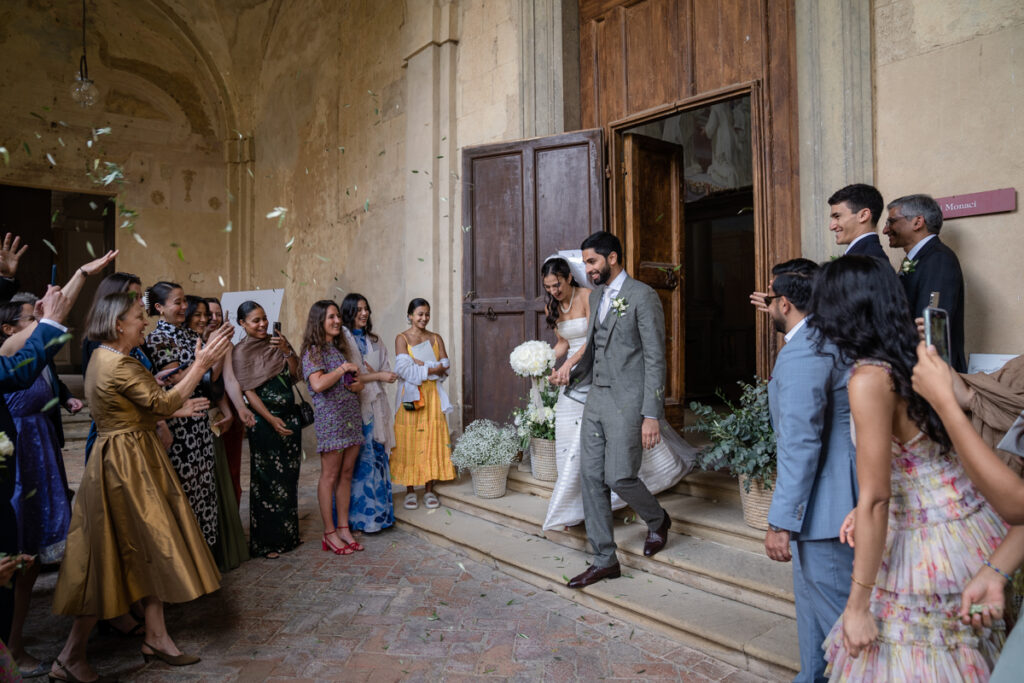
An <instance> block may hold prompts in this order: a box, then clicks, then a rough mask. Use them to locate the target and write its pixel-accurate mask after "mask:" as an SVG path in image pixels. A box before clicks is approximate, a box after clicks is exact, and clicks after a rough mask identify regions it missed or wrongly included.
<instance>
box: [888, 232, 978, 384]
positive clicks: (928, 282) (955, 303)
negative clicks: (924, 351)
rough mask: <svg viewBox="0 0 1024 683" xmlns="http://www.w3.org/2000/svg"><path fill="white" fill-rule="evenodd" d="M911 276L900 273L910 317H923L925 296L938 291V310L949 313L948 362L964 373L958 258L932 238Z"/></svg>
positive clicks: (965, 368) (965, 369) (918, 259)
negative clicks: (941, 309)
mask: <svg viewBox="0 0 1024 683" xmlns="http://www.w3.org/2000/svg"><path fill="white" fill-rule="evenodd" d="M914 261H915V262H916V263H915V265H914V270H913V272H911V273H903V272H901V273H900V282H901V283H902V284H903V291H905V292H906V293H907V302H908V303H909V304H910V314H911V316H913V317H914V318H920V317H921V316H922V315H924V309H925V308H927V307H928V297H929V295H930V294H931V293H932V292H939V308H943V309H945V310H946V311H947V312H948V313H949V360H950V365H952V366H953V369H954V370H956V371H957V372H967V357H966V355H965V353H964V274H963V271H962V270H960V259H958V258H957V257H956V254H955V253H954V252H953V250H952V249H950V248H949V247H947V246H946V245H945V244H943V243H942V242H941V241H940V240H939V238H938V236H937V235H936V236H935V237H933V238H932V239H930V240H928V243H927V244H925V245H924V246H923V247H921V251H919V252H918V253H917V256H916V257H915V258H914Z"/></svg>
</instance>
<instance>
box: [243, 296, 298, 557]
mask: <svg viewBox="0 0 1024 683" xmlns="http://www.w3.org/2000/svg"><path fill="white" fill-rule="evenodd" d="M238 323H239V324H240V325H241V326H242V329H244V330H245V333H246V337H245V339H244V340H242V342H241V343H239V344H238V346H236V347H235V349H234V351H233V352H232V362H233V365H234V371H235V377H236V378H237V379H238V383H239V385H241V388H242V391H243V392H245V399H246V400H247V401H248V402H249V407H250V408H251V409H252V411H253V412H254V413H256V424H255V425H253V426H252V427H249V428H248V430H247V432H248V436H249V455H250V468H249V469H250V473H249V476H250V482H249V553H250V555H252V556H254V557H255V556H257V555H262V556H264V557H267V558H270V559H274V558H277V557H279V554H280V553H284V552H288V551H289V550H292V549H293V548H295V547H296V546H298V545H299V543H300V542H301V541H300V540H299V464H300V462H301V460H302V426H301V425H300V423H299V408H298V406H297V405H296V404H295V396H294V394H293V392H292V384H293V383H294V382H295V380H296V378H297V377H298V376H299V359H298V357H297V356H296V355H295V351H294V350H293V349H292V347H291V345H290V344H289V343H288V340H287V339H285V338H284V336H283V335H282V334H280V332H279V331H275V333H274V334H272V335H271V334H268V332H267V328H268V321H267V314H266V313H265V312H264V310H263V307H262V306H260V305H259V304H258V303H256V302H255V301H246V302H244V303H243V304H242V305H241V306H239V307H238Z"/></svg>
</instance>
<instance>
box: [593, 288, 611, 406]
mask: <svg viewBox="0 0 1024 683" xmlns="http://www.w3.org/2000/svg"><path fill="white" fill-rule="evenodd" d="M610 308H611V307H609V309H610ZM613 315H615V311H612V310H609V311H608V313H606V314H605V316H604V320H603V321H601V320H600V318H599V319H598V320H599V322H598V323H597V325H596V326H595V327H594V337H593V341H594V371H593V373H592V375H591V381H592V382H593V384H594V385H595V386H599V387H610V386H611V385H612V377H611V366H610V365H609V364H608V361H607V359H606V358H605V350H607V348H608V337H609V336H610V334H611V329H612V326H611V320H612V316H613Z"/></svg>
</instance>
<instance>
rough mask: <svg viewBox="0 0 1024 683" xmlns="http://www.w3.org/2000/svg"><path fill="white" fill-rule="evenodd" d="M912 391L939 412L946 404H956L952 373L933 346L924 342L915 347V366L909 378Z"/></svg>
mask: <svg viewBox="0 0 1024 683" xmlns="http://www.w3.org/2000/svg"><path fill="white" fill-rule="evenodd" d="M911 385H912V386H913V387H914V391H916V392H917V393H919V394H921V396H923V397H924V400H926V401H928V402H929V403H931V404H932V407H933V408H935V409H936V410H939V408H940V407H942V405H943V404H944V403H946V402H949V401H952V402H953V403H956V395H955V394H954V392H953V371H952V370H951V369H950V367H949V365H947V364H946V361H944V360H942V358H941V357H940V356H939V352H938V351H936V350H935V347H934V346H927V345H926V344H925V343H924V342H921V343H919V344H918V345H917V365H915V366H914V374H913V375H912V376H911Z"/></svg>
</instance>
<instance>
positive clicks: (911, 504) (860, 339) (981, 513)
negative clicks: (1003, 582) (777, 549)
mask: <svg viewBox="0 0 1024 683" xmlns="http://www.w3.org/2000/svg"><path fill="white" fill-rule="evenodd" d="M810 310H811V315H809V316H808V323H807V324H808V325H809V326H810V327H812V328H815V329H817V330H818V331H819V332H821V334H822V336H823V337H825V338H827V339H830V340H831V341H832V342H834V343H835V345H836V347H838V349H839V353H840V354H841V356H842V360H844V361H847V362H850V363H852V364H853V368H852V370H851V376H850V380H849V384H848V392H849V395H850V414H851V416H852V424H851V427H850V430H851V436H852V437H853V441H854V444H855V445H856V447H857V483H858V487H859V496H858V499H857V507H856V508H855V509H854V510H853V512H851V513H850V515H849V516H848V517H847V519H846V521H845V522H844V523H843V527H842V529H841V531H840V539H842V540H848V542H849V543H850V545H851V546H853V545H854V544H853V538H854V530H856V545H855V546H854V561H853V575H852V577H851V579H852V581H851V586H850V597H849V599H848V600H847V603H846V609H845V610H844V611H843V614H842V616H841V617H840V618H839V621H837V622H836V624H835V626H834V627H833V628H832V631H831V633H830V634H829V636H828V638H826V640H825V644H824V648H825V658H826V659H827V660H828V661H829V667H828V670H827V673H828V674H829V675H830V676H831V677H832V679H833V680H854V681H875V680H893V681H896V680H928V681H952V680H957V681H959V680H987V679H988V672H989V670H990V668H991V666H992V664H993V663H994V662H995V660H996V658H997V657H998V654H999V649H1000V648H1001V647H1002V644H1003V641H1004V640H1005V636H1006V633H1005V627H1004V625H1003V624H1002V622H998V623H997V624H996V625H995V626H994V627H993V628H991V629H983V630H981V631H980V632H979V631H975V630H974V629H972V628H971V627H970V626H968V625H965V624H963V623H961V621H960V602H961V592H962V590H963V587H964V586H965V585H966V584H967V582H968V581H969V580H970V579H971V577H972V576H973V575H974V574H975V573H976V572H977V571H978V569H979V568H981V566H982V565H983V564H984V562H985V560H986V559H987V558H988V556H989V555H990V554H991V553H992V551H993V550H994V549H995V548H996V547H997V546H998V545H999V543H1000V541H1001V540H1002V538H1003V536H1004V535H1005V534H1006V525H1005V524H1004V523H1003V521H1002V520H1001V519H1000V518H999V517H998V516H997V515H996V513H995V512H994V511H993V510H992V508H991V507H990V506H989V505H988V503H986V502H985V500H984V499H983V498H982V496H981V494H980V493H978V491H977V490H976V489H975V488H974V486H973V485H972V484H971V482H970V480H969V479H968V478H967V475H966V474H965V473H964V469H963V467H962V466H961V464H960V462H959V461H958V460H957V459H956V458H955V457H953V456H952V454H951V453H950V440H949V436H948V435H947V434H946V430H945V428H944V427H943V426H942V422H941V421H940V420H939V418H938V416H937V415H936V414H935V411H934V410H933V409H932V408H931V406H929V405H928V403H927V402H926V401H925V400H924V399H923V398H922V397H921V396H919V395H918V394H916V393H914V390H913V389H912V387H911V373H912V371H913V368H914V365H915V363H916V362H917V356H916V352H915V350H916V346H917V331H916V329H915V327H914V322H913V320H911V318H910V315H909V313H908V306H907V302H906V297H905V295H904V293H903V288H902V287H900V284H899V280H898V279H897V278H896V274H895V273H894V272H893V270H892V268H891V267H890V266H889V264H888V263H884V262H882V261H879V260H878V259H874V258H870V257H866V256H845V257H843V258H840V259H837V260H835V261H832V262H831V263H828V264H826V265H824V266H823V267H822V269H821V272H820V274H819V276H818V281H817V283H816V285H815V290H814V294H813V296H812V298H811V303H810ZM822 343H823V342H822Z"/></svg>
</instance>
